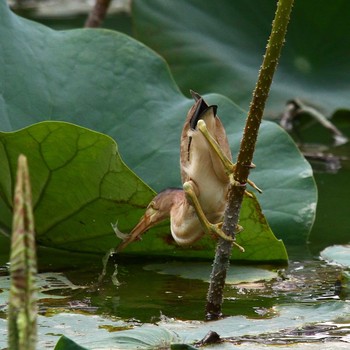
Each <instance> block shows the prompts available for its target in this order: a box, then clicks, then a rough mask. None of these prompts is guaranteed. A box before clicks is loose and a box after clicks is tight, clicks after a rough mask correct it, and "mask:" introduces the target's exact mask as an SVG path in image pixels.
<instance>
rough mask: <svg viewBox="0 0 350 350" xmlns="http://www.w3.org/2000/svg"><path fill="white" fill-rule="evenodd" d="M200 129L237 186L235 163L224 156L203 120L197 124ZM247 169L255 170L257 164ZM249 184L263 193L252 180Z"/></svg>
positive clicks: (248, 181)
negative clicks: (234, 175)
mask: <svg viewBox="0 0 350 350" xmlns="http://www.w3.org/2000/svg"><path fill="white" fill-rule="evenodd" d="M197 126H198V129H199V131H200V132H201V133H202V135H203V136H204V137H205V139H206V140H207V142H208V143H209V145H210V147H211V148H212V149H213V151H214V152H215V153H216V154H217V155H218V157H219V159H220V160H221V162H222V164H223V166H224V167H225V169H226V173H227V175H228V176H229V178H230V180H231V183H233V185H235V186H237V185H236V181H235V180H234V179H233V173H234V171H235V169H236V164H235V163H233V162H232V161H231V160H230V159H229V158H227V156H226V155H225V154H224V152H223V151H222V149H221V147H220V145H219V144H218V143H217V142H216V140H215V139H214V137H213V136H212V135H211V134H210V132H209V130H208V129H207V126H206V124H205V121H204V120H203V119H200V120H198V123H197ZM246 167H249V168H251V169H253V168H255V164H253V163H250V164H248V165H246ZM247 183H248V184H249V185H250V186H252V187H253V188H254V189H255V190H257V191H258V192H259V193H262V190H261V189H260V188H259V187H258V186H257V185H256V184H255V183H254V182H253V181H251V180H249V179H248V180H247ZM238 185H239V186H245V185H246V184H240V183H238ZM246 193H247V195H248V196H250V197H251V195H250V194H249V192H246Z"/></svg>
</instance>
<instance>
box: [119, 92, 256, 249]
mask: <svg viewBox="0 0 350 350" xmlns="http://www.w3.org/2000/svg"><path fill="white" fill-rule="evenodd" d="M192 96H193V98H194V99H195V104H194V105H193V106H192V107H191V109H190V110H189V112H188V114H187V118H186V121H185V125H184V127H183V130H182V133H181V141H180V166H181V178H182V183H183V188H182V189H174V188H168V189H166V190H164V191H162V192H160V193H159V194H158V195H157V196H156V197H154V198H153V200H152V201H151V202H150V204H149V205H148V206H147V209H146V212H145V214H144V215H143V216H142V217H141V219H140V221H139V223H138V224H137V225H136V226H135V228H134V229H133V230H132V231H131V233H130V234H129V235H127V236H126V238H124V240H123V242H121V244H120V245H119V246H118V247H117V251H121V250H122V249H124V248H125V247H126V246H127V245H128V244H129V243H131V242H133V241H135V240H137V239H139V238H140V236H141V235H142V234H143V233H144V232H145V231H147V230H148V229H150V228H151V227H153V226H155V225H156V224H158V223H159V222H161V221H163V220H165V219H168V218H169V217H170V228H171V234H172V236H173V238H174V240H175V241H176V242H177V243H178V244H179V245H190V244H192V243H194V242H196V241H197V240H198V239H200V238H201V237H202V236H203V235H204V234H205V233H207V234H212V235H216V236H220V237H222V238H224V239H226V240H229V241H232V242H233V238H232V237H230V236H228V235H226V234H225V233H224V232H223V231H222V230H221V222H222V218H223V214H224V210H225V206H226V199H227V193H228V189H229V185H230V181H233V182H234V180H233V176H232V174H233V171H234V168H235V164H233V163H232V155H231V151H230V147H229V144H228V140H227V137H226V132H225V129H224V127H223V125H222V123H221V121H220V119H219V118H218V116H217V115H216V111H217V106H208V105H207V103H206V102H205V101H204V100H203V98H202V97H201V96H199V95H198V94H197V93H195V92H192ZM249 183H250V184H251V185H252V186H253V187H254V188H256V189H257V190H258V191H259V192H260V189H259V188H257V187H256V186H255V184H254V183H253V182H251V181H249Z"/></svg>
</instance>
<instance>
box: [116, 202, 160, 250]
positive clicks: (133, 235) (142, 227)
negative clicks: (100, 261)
mask: <svg viewBox="0 0 350 350" xmlns="http://www.w3.org/2000/svg"><path fill="white" fill-rule="evenodd" d="M157 212H158V210H156V209H154V208H152V207H149V208H148V209H147V210H146V212H145V214H144V215H143V216H142V217H141V219H140V221H139V222H138V224H137V225H136V226H135V227H134V229H133V230H132V231H131V232H130V234H129V235H128V236H127V237H126V238H125V240H124V241H123V242H121V243H120V244H119V246H118V247H117V252H120V251H121V250H123V249H124V248H126V246H128V245H129V244H130V243H131V242H133V241H136V240H139V239H141V235H142V234H143V233H145V232H146V231H147V230H149V229H150V228H151V227H153V226H154V225H156V224H157V223H158V222H159V220H158V218H157V216H158V215H157Z"/></svg>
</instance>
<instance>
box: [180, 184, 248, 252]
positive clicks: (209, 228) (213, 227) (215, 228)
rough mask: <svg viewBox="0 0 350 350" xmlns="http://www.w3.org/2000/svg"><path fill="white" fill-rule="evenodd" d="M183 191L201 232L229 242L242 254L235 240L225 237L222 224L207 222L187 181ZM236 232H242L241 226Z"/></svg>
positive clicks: (242, 249) (241, 248)
mask: <svg viewBox="0 0 350 350" xmlns="http://www.w3.org/2000/svg"><path fill="white" fill-rule="evenodd" d="M183 189H184V191H185V193H186V196H187V199H188V200H189V202H190V203H191V204H192V206H193V208H194V209H195V211H196V214H197V217H198V220H199V221H200V223H201V225H202V228H203V231H204V232H205V233H206V234H214V235H216V236H219V237H221V238H223V239H224V240H226V241H229V242H231V243H232V244H234V245H235V246H236V247H238V248H239V250H240V251H242V252H244V248H243V247H241V246H240V245H239V244H237V243H236V242H235V239H234V238H233V237H230V236H228V235H226V234H225V233H224V232H223V231H222V229H221V226H222V222H220V223H218V224H212V223H211V222H209V220H208V219H207V217H206V216H205V214H204V212H203V209H202V207H201V205H200V203H199V200H198V197H197V195H196V192H195V190H194V188H193V185H192V183H191V181H187V182H185V183H184V184H183ZM237 229H238V232H240V231H241V230H242V227H241V226H238V227H237ZM238 232H237V233H238Z"/></svg>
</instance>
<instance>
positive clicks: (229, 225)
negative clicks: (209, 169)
mask: <svg viewBox="0 0 350 350" xmlns="http://www.w3.org/2000/svg"><path fill="white" fill-rule="evenodd" d="M292 7H293V0H279V1H278V4H277V10H276V13H275V18H274V20H273V23H272V31H271V35H270V37H269V40H268V43H267V46H266V52H265V56H264V60H263V63H262V65H261V68H260V72H259V76H258V81H257V84H256V86H255V90H254V93H253V98H252V102H251V104H250V109H249V112H248V117H247V120H246V126H245V129H244V132H243V138H242V141H241V145H240V150H239V154H238V158H237V166H236V168H235V172H234V179H235V181H236V185H232V186H231V188H230V190H229V198H228V205H227V208H226V211H225V215H224V223H223V226H222V230H223V231H224V232H225V233H226V234H227V235H229V234H231V235H234V232H235V228H236V227H237V225H238V220H239V213H240V210H241V206H242V201H243V195H244V191H245V185H246V183H247V181H248V175H249V171H250V168H251V164H252V160H253V154H254V150H255V144H256V140H257V137H258V131H259V127H260V123H261V120H262V116H263V113H264V108H265V104H266V100H267V97H268V94H269V91H270V86H271V83H272V78H273V75H274V72H275V70H276V67H277V63H278V59H279V57H280V53H281V49H282V46H283V42H284V38H285V35H286V31H287V26H288V22H289V17H290V13H291V10H292ZM237 183H238V184H241V186H237ZM231 249H232V243H230V242H229V241H227V240H223V239H219V242H218V245H217V248H216V254H215V259H214V263H213V269H212V273H211V278H210V285H209V290H208V295H207V304H206V318H207V319H208V320H213V319H218V318H220V317H221V316H222V311H221V308H222V302H223V294H224V286H225V281H226V274H227V270H228V267H229V263H230V256H231Z"/></svg>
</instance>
